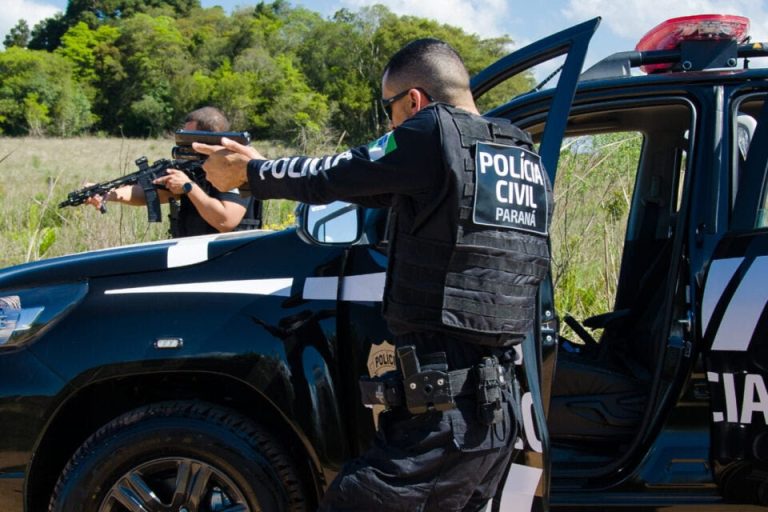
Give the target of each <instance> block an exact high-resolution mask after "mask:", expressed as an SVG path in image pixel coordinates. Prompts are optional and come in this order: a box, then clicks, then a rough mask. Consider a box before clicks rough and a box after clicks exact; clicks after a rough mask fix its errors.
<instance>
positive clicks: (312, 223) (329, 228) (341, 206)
mask: <svg viewBox="0 0 768 512" xmlns="http://www.w3.org/2000/svg"><path fill="white" fill-rule="evenodd" d="M363 211H364V210H363V209H362V208H360V207H359V206H357V205H355V204H351V203H345V202H343V201H336V202H335V203H331V204H322V205H316V204H300V205H299V207H298V209H297V211H296V219H297V221H298V230H297V232H298V234H299V237H300V238H301V239H302V240H304V241H305V242H307V243H308V244H315V245H352V244H355V243H357V242H359V241H360V240H361V238H362V236H363Z"/></svg>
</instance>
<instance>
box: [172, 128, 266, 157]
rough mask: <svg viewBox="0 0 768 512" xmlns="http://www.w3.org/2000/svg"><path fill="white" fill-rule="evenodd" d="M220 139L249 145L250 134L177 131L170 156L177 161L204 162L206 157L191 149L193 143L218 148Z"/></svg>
mask: <svg viewBox="0 0 768 512" xmlns="http://www.w3.org/2000/svg"><path fill="white" fill-rule="evenodd" d="M222 137H226V138H228V139H232V140H234V141H235V142H238V143H240V144H242V145H244V146H247V145H249V144H250V143H251V134H250V133H248V132H206V131H201V130H178V131H177V132H176V146H175V147H174V148H173V151H172V152H171V156H173V158H175V159H178V160H196V161H202V160H205V158H206V155H203V154H201V153H198V152H196V151H195V150H194V149H192V143H193V142H200V143H202V144H208V145H210V146H220V145H221V139H222Z"/></svg>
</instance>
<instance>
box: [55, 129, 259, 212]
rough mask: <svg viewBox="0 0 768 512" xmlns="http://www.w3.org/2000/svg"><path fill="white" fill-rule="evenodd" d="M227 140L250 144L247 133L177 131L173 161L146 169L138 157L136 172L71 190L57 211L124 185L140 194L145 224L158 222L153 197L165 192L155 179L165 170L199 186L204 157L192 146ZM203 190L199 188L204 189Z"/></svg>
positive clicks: (144, 160) (157, 200)
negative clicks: (138, 189) (179, 173)
mask: <svg viewBox="0 0 768 512" xmlns="http://www.w3.org/2000/svg"><path fill="white" fill-rule="evenodd" d="M222 137H227V138H229V139H232V140H234V141H236V142H239V143H240V144H244V145H248V144H250V143H251V136H250V134H249V133H248V132H206V131H198V130H179V131H177V132H176V146H175V147H174V148H173V150H172V152H171V155H172V156H173V160H168V159H165V158H163V159H160V160H157V161H155V162H154V163H153V164H152V165H149V163H148V161H147V158H146V157H144V156H142V157H141V158H139V159H137V160H136V165H137V166H138V168H139V170H138V171H135V172H132V173H131V174H127V175H125V176H122V177H120V178H116V179H114V180H110V181H105V182H102V183H96V184H94V185H89V186H87V187H85V188H82V189H80V190H75V191H74V192H70V193H69V194H68V195H67V199H66V201H62V202H61V203H60V204H59V208H64V207H65V206H79V205H81V204H83V203H85V202H86V201H87V200H88V199H89V198H91V197H94V196H103V195H106V194H107V193H108V192H109V191H110V190H113V189H115V188H118V187H122V186H124V185H135V184H139V185H140V186H141V188H142V189H143V190H144V198H145V199H146V202H147V219H148V220H149V222H160V221H161V220H162V219H161V215H160V198H159V197H158V195H157V190H158V189H163V190H167V189H166V188H165V187H164V186H162V185H155V184H154V183H152V182H153V181H154V180H156V179H157V178H160V177H162V176H165V175H166V174H168V169H178V170H180V171H182V172H183V173H185V174H186V175H187V176H189V178H190V179H191V180H192V181H194V182H195V183H197V184H198V185H203V184H204V183H205V171H203V162H204V161H205V159H206V155H203V154H200V153H197V152H195V150H194V149H192V143H193V142H202V143H203V144H211V145H220V144H221V138H222ZM205 188H206V187H203V189H205ZM106 211H107V207H106V204H105V202H102V203H101V213H105V212H106Z"/></svg>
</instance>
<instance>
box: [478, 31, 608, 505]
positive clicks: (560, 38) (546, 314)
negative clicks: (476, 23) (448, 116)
mask: <svg viewBox="0 0 768 512" xmlns="http://www.w3.org/2000/svg"><path fill="white" fill-rule="evenodd" d="M599 24H600V18H595V19H592V20H589V21H586V22H584V23H581V24H579V25H576V26H574V27H571V28H569V29H566V30H563V31H562V32H558V33H556V34H554V35H551V36H549V37H547V38H545V39H542V40H540V41H537V42H535V43H533V44H530V45H528V46H526V47H525V48H522V49H520V50H518V51H516V52H514V53H512V54H510V55H508V56H506V57H504V58H502V59H500V60H498V61H497V62H495V63H494V64H492V65H491V66H489V67H488V68H486V69H485V70H483V71H481V72H480V73H478V74H477V75H476V76H475V77H473V79H472V82H471V87H472V92H473V95H474V96H475V98H479V97H480V96H482V95H483V94H484V93H486V92H488V91H489V90H490V89H492V88H493V87H494V86H496V85H498V84H499V83H501V82H503V81H505V80H507V79H509V78H511V77H513V76H515V75H518V74H520V73H524V72H527V71H530V69H531V68H533V67H534V66H537V65H540V64H542V63H545V62H548V61H551V60H553V59H556V58H560V57H562V56H565V61H564V63H563V64H562V67H561V68H560V69H559V79H558V81H557V89H556V91H555V93H554V95H553V97H552V103H551V105H549V113H548V115H547V119H546V126H545V129H544V132H543V135H542V138H541V143H540V146H539V154H540V155H541V159H542V164H543V165H544V168H545V169H546V170H547V173H548V174H549V177H550V180H551V182H552V183H553V185H554V182H555V176H556V175H557V164H558V160H559V155H560V145H561V143H562V139H563V134H564V133H565V128H566V124H567V122H568V114H569V112H570V108H571V103H572V101H573V97H574V94H575V92H576V85H577V83H578V80H579V75H580V74H581V69H582V66H583V64H584V58H585V56H586V53H587V48H588V46H589V41H590V39H591V38H592V35H593V34H594V32H595V30H596V29H597V27H598V25H599ZM503 108H504V107H498V108H497V109H494V111H496V110H502V109H503ZM494 111H492V112H490V113H489V115H491V116H492V115H493V112H494ZM538 300H539V307H538V308H537V321H536V323H535V325H536V326H538V327H537V328H535V330H534V332H531V333H529V335H528V336H527V337H526V339H525V341H524V342H523V344H522V347H521V348H522V350H521V352H522V353H521V357H519V358H518V360H519V364H520V365H521V368H520V369H521V370H522V371H518V375H519V376H520V381H521V385H522V387H523V398H522V406H523V411H522V416H523V417H522V424H523V427H524V428H523V430H522V435H521V439H520V440H519V441H518V447H519V448H520V449H522V454H521V456H519V457H518V458H517V460H515V461H513V463H512V464H511V465H510V466H509V468H508V469H507V474H506V475H505V483H504V484H503V485H502V486H500V494H499V495H498V496H497V497H496V499H494V500H493V503H492V505H491V507H492V510H494V511H499V510H500V511H504V512H509V511H513V510H514V511H522V510H547V509H548V508H549V506H548V495H549V456H548V447H549V439H548V435H547V428H546V409H547V407H548V405H549V397H550V392H551V386H552V378H553V376H554V369H555V360H556V354H557V325H556V320H555V318H556V316H555V310H554V295H553V288H552V280H551V277H550V278H548V279H547V280H545V282H544V283H542V285H541V287H540V289H539V299H538ZM520 369H519V370H520Z"/></svg>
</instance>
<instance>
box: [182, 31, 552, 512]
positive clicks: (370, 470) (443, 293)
mask: <svg viewBox="0 0 768 512" xmlns="http://www.w3.org/2000/svg"><path fill="white" fill-rule="evenodd" d="M382 95H383V99H382V105H383V107H384V110H385V111H386V112H387V114H388V117H389V119H390V124H391V128H392V131H390V132H389V133H387V134H386V135H384V136H383V137H381V138H380V139H379V140H377V141H375V142H373V143H371V144H369V145H367V146H361V147H357V148H353V149H350V150H348V151H346V152H344V153H341V154H338V155H333V156H330V157H324V158H309V157H294V158H282V159H279V160H267V159H265V158H264V157H262V156H261V155H260V154H259V153H258V152H257V151H256V150H255V149H253V148H250V147H246V146H242V145H239V144H237V143H234V142H232V141H228V140H225V141H224V142H223V144H224V146H223V147H220V146H204V145H198V144H196V145H195V149H196V150H198V151H200V152H201V153H204V154H210V157H209V158H208V160H207V162H206V163H205V165H204V169H205V171H206V172H207V176H208V180H209V181H210V182H211V183H213V184H214V186H216V187H217V188H219V189H220V190H228V189H231V188H233V187H237V186H239V185H240V184H242V183H243V182H245V181H246V180H247V181H248V182H249V183H250V186H251V190H252V193H253V195H254V196H255V197H257V198H259V199H268V198H287V199H293V200H296V201H301V202H305V203H313V204H325V203H329V202H332V201H335V200H345V201H349V202H354V203H357V204H360V205H363V206H368V207H391V216H392V217H391V221H390V222H391V223H392V224H393V227H392V229H390V234H389V237H390V239H389V242H390V243H389V247H390V253H389V261H388V268H387V280H386V287H385V291H384V302H383V313H384V317H385V318H386V320H387V324H388V326H389V328H390V330H391V331H392V333H393V334H394V343H395V346H396V350H397V356H398V365H397V366H398V370H397V372H393V373H390V374H388V375H387V376H386V377H385V378H383V379H380V380H376V381H366V380H363V381H361V391H362V395H363V401H364V402H365V403H366V404H370V405H373V404H383V405H386V406H387V407H388V410H387V411H385V412H384V413H382V415H381V417H380V420H379V425H378V432H377V436H376V440H375V442H374V445H373V446H372V447H370V448H369V449H368V451H366V452H365V453H363V454H362V455H361V456H359V457H358V458H356V459H354V460H352V461H349V462H348V463H346V464H345V465H344V467H343V468H342V470H341V472H340V473H339V475H338V476H337V477H336V479H335V480H334V481H333V482H332V484H331V485H330V487H329V489H328V490H327V492H326V494H325V497H324V498H323V502H322V503H321V507H320V510H329V511H330V510H370V511H373V510H376V511H384V510H408V511H411V510H422V511H423V510H435V511H437V510H439V511H455V510H480V509H482V507H484V506H485V505H486V504H487V502H488V500H489V499H490V498H491V497H493V496H494V494H495V493H496V490H497V487H498V486H499V482H500V479H501V477H502V475H503V473H504V470H505V468H506V466H507V465H508V463H509V462H510V460H511V457H512V456H513V455H514V448H513V446H514V443H515V440H516V438H517V435H518V424H519V418H518V417H516V416H517V415H516V414H515V412H514V411H519V406H518V405H519V388H518V387H517V381H516V380H515V377H514V364H513V362H514V361H513V360H514V357H513V354H514V350H513V348H514V346H515V345H516V344H518V343H520V342H521V341H522V339H523V338H524V335H525V333H526V332H528V331H529V330H530V329H531V328H532V326H533V319H534V306H535V297H536V292H537V288H538V285H539V283H540V282H541V281H542V279H543V278H544V277H545V275H546V273H547V271H548V268H549V248H548V239H547V236H548V223H549V219H550V218H551V215H550V213H551V208H552V197H551V185H550V183H549V180H548V178H547V175H546V173H545V172H543V170H542V168H541V165H540V161H539V158H538V156H537V155H535V154H534V153H533V152H532V143H531V138H530V136H529V135H528V134H527V133H525V132H523V131H521V130H520V129H518V128H516V127H515V126H513V125H511V124H510V123H509V122H508V121H506V120H502V119H489V118H483V117H481V116H480V115H479V113H478V110H477V107H476V106H475V103H474V99H473V97H472V94H471V91H470V88H469V75H468V73H467V71H466V69H465V67H464V64H463V62H462V60H461V58H460V57H459V56H458V54H457V53H456V52H455V51H454V50H453V49H452V48H451V47H450V46H449V45H447V44H446V43H444V42H442V41H439V40H435V39H420V40H417V41H414V42H412V43H410V44H408V45H406V46H405V47H404V48H402V49H401V50H400V51H399V52H397V53H396V54H395V55H394V56H393V57H392V58H391V60H390V61H389V63H388V64H387V66H386V68H385V70H384V75H383V78H382Z"/></svg>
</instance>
